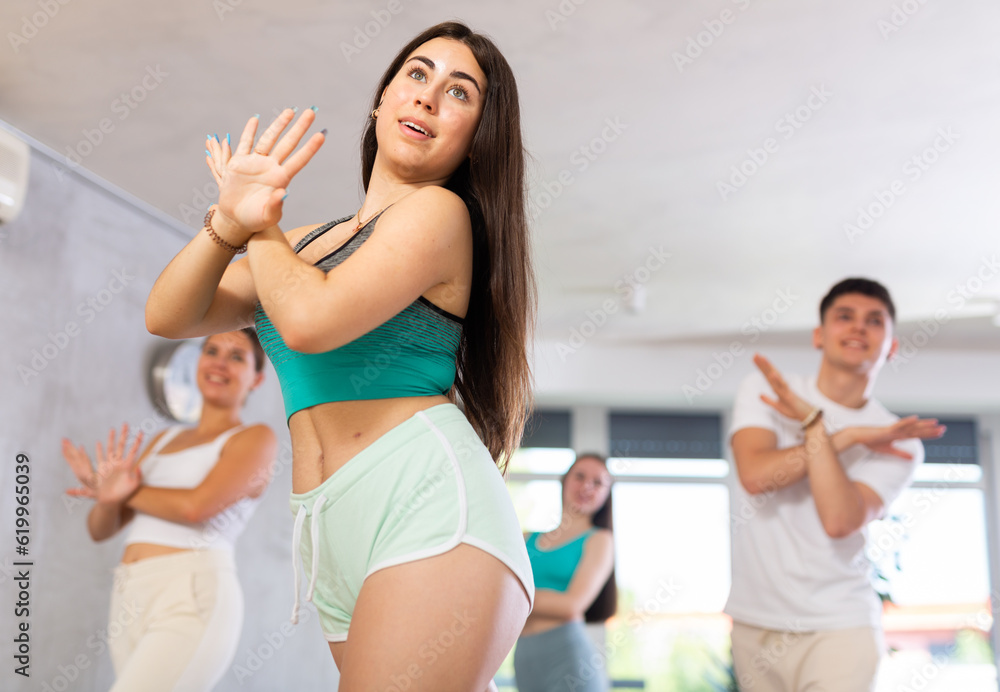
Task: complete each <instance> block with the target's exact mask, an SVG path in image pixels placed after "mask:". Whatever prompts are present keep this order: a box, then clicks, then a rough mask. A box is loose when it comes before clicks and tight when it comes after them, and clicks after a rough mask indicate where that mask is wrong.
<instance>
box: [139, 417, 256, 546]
mask: <svg viewBox="0 0 1000 692" xmlns="http://www.w3.org/2000/svg"><path fill="white" fill-rule="evenodd" d="M245 427H246V426H243V425H238V426H236V427H235V428H232V429H230V430H227V431H226V432H224V433H222V434H221V435H219V436H218V437H216V438H215V439H214V440H212V441H210V442H205V443H204V444H200V445H196V446H194V447H188V448H187V449H183V450H181V451H179V452H171V453H169V454H163V453H161V452H160V450H161V449H163V448H164V447H165V446H166V445H167V444H168V443H169V442H170V441H171V440H172V439H174V438H175V437H176V436H177V434H178V433H180V432H181V431H182V430H184V427H183V426H180V425H177V426H174V427H172V428H169V429H168V430H167V432H165V433H164V434H163V437H161V438H160V440H159V441H158V442H157V443H156V446H155V447H154V448H153V450H152V451H151V452H150V454H149V456H148V457H146V459H145V461H143V462H142V466H141V467H140V468H141V470H142V482H143V484H144V485H149V486H152V487H157V488H195V487H197V486H198V485H200V484H201V482H202V481H203V480H205V476H207V475H208V472H209V471H211V470H212V468H213V467H215V464H216V462H218V461H219V455H220V454H221V453H222V448H223V447H224V446H225V444H226V442H228V441H229V438H230V437H232V436H233V435H235V434H236V433H238V432H239V431H241V430H243V429H244V428H245ZM261 497H263V495H261V496H258V497H257V498H249V497H244V498H242V499H240V500H239V501H237V502H236V503H235V504H233V505H230V506H229V507H227V508H226V509H224V510H223V511H222V512H220V513H219V514H216V515H215V516H214V517H212V518H211V519H208V520H207V521H204V522H201V523H200V524H179V523H177V522H173V521H167V520H166V519H160V518H159V517H154V516H150V515H149V514H145V513H143V512H136V514H135V517H134V518H133V519H132V521H131V523H130V524H129V526H128V531H127V533H126V536H125V545H129V544H130V543H155V544H157V545H166V546H171V547H173V548H187V549H190V550H209V549H213V550H230V551H231V550H232V549H233V546H234V544H235V543H236V539H237V538H239V535H240V534H241V533H243V529H244V528H245V527H246V525H247V522H248V521H249V520H250V517H251V515H253V512H254V510H255V509H257V505H258V504H259V502H260V499H261Z"/></svg>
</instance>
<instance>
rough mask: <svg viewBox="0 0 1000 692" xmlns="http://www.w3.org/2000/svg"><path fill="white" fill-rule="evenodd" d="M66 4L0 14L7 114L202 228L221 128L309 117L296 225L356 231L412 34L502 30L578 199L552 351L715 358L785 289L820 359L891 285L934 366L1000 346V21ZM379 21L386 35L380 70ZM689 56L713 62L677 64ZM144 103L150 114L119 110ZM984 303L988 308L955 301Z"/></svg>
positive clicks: (719, 3) (948, 14)
mask: <svg viewBox="0 0 1000 692" xmlns="http://www.w3.org/2000/svg"><path fill="white" fill-rule="evenodd" d="M65 2H66V4H65V5H62V4H58V3H57V2H55V0H53V2H52V3H51V4H52V5H53V6H57V7H58V11H57V12H55V14H54V15H53V16H51V17H47V16H44V15H43V14H40V13H41V12H42V10H41V9H40V8H41V7H42V4H44V3H40V2H39V0H4V3H3V4H2V5H0V27H3V29H4V31H3V34H4V35H5V36H6V37H7V38H6V40H5V43H6V44H7V45H3V46H0V120H4V121H6V122H8V123H10V124H11V125H12V126H13V127H15V128H17V129H18V130H20V131H22V132H24V133H25V134H27V135H30V136H31V137H33V138H35V139H36V140H38V141H40V142H42V143H43V144H45V145H47V146H49V147H51V148H52V149H54V150H56V151H58V152H60V153H62V154H64V155H65V154H67V153H68V152H69V151H70V150H72V149H75V150H76V151H77V153H79V154H85V155H84V156H83V157H82V165H83V166H84V167H86V168H87V169H89V170H91V171H93V172H94V173H96V174H97V175H98V176H101V177H103V178H105V179H106V180H108V181H110V182H111V183H113V184H114V185H117V186H119V187H121V188H123V189H124V190H126V191H128V192H130V193H132V194H133V195H135V196H137V197H139V198H141V199H142V200H145V201H146V202H148V203H149V204H151V205H153V206H155V207H157V208H159V209H161V210H163V211H164V212H166V213H167V214H169V215H171V216H173V217H176V218H177V219H179V220H181V221H184V222H186V223H187V225H188V226H191V227H192V230H191V233H192V234H193V233H194V229H195V228H196V227H197V226H198V225H199V219H200V214H201V212H202V211H203V209H204V204H205V203H202V202H201V201H200V196H201V193H199V192H198V191H199V190H200V189H202V188H204V186H205V185H206V184H207V183H209V182H210V180H211V178H210V176H209V175H208V172H207V170H205V167H204V161H203V151H202V150H203V139H204V136H205V134H206V133H210V132H218V133H220V134H223V133H225V132H226V131H229V132H233V133H236V132H239V131H240V129H241V127H242V124H243V123H244V122H245V119H246V118H247V117H249V116H250V115H251V114H253V113H256V112H259V113H262V114H264V115H265V116H266V115H268V114H270V113H272V112H274V111H276V110H278V109H280V108H282V107H285V106H289V105H297V106H299V107H300V108H304V107H308V106H310V105H313V104H315V105H317V106H318V107H319V109H320V111H319V120H318V126H319V127H327V128H329V130H330V133H331V136H330V137H329V139H328V142H327V144H326V145H325V146H324V148H323V149H322V150H321V152H320V154H319V155H318V156H317V158H316V159H315V160H314V161H313V162H312V163H310V165H309V166H308V167H307V168H306V169H305V170H304V171H303V173H302V174H300V176H299V178H297V179H296V181H295V182H294V183H293V185H292V187H291V191H290V195H289V200H288V202H286V221H285V222H284V223H283V225H284V226H286V227H293V226H295V225H301V224H305V223H318V222H321V221H324V220H327V219H332V218H334V217H337V216H338V215H344V214H348V213H351V212H353V211H354V210H355V209H356V208H357V206H358V203H359V200H360V184H359V182H358V168H359V164H358V154H357V149H358V141H359V136H360V131H361V126H362V123H363V121H364V119H365V117H367V104H368V102H369V99H370V96H371V92H372V90H373V89H374V86H375V82H376V80H377V78H378V76H379V75H380V74H381V71H382V70H383V69H384V68H385V66H386V64H387V63H388V61H389V60H390V59H391V57H392V55H393V54H394V52H395V51H396V50H398V48H399V47H401V46H402V44H403V43H405V42H406V41H407V40H408V39H409V38H410V37H412V36H413V35H414V34H415V33H417V32H418V31H420V30H421V29H423V28H425V27H426V26H429V25H431V24H433V23H436V22H438V21H441V20H444V19H449V18H460V19H462V20H464V21H466V22H467V23H468V24H470V25H471V26H473V27H474V28H476V29H478V30H482V31H484V32H486V33H488V34H490V35H491V36H493V37H494V39H495V40H496V41H497V43H498V44H499V45H500V47H501V49H502V50H503V51H504V52H505V54H506V56H507V58H508V60H509V61H510V62H511V64H512V66H513V68H514V71H515V73H516V75H517V77H518V83H519V88H520V92H521V107H522V113H523V119H524V120H523V128H524V131H525V135H526V139H527V145H528V148H529V150H530V153H531V154H532V157H533V164H532V171H531V178H532V183H533V188H532V192H531V196H532V198H533V199H535V200H537V201H540V202H542V203H545V202H546V199H545V198H544V196H543V193H544V192H545V190H546V189H549V190H554V189H556V188H555V187H553V186H554V185H555V183H554V182H553V181H557V180H558V179H559V176H560V174H561V173H562V176H563V180H564V181H565V180H567V179H570V178H571V179H572V182H571V184H569V185H568V186H566V187H565V189H563V190H560V191H559V192H558V194H556V195H555V196H554V199H552V200H550V201H549V203H548V204H547V207H546V208H545V209H543V210H541V212H540V213H539V214H538V216H537V218H536V220H535V223H534V234H535V247H536V253H535V262H536V268H537V273H538V278H539V284H540V289H541V292H540V311H539V312H540V315H539V316H540V320H539V335H540V336H542V337H544V338H549V339H554V340H566V339H568V338H569V337H570V335H571V334H572V330H573V329H574V328H576V329H580V328H581V327H583V325H584V324H585V323H586V322H588V321H595V322H596V321H600V318H599V316H598V315H597V313H596V312H595V311H599V310H600V309H601V306H602V304H603V303H604V302H605V301H606V300H607V299H613V300H614V302H613V303H612V304H611V305H614V306H615V308H616V312H615V314H613V315H611V316H610V318H609V319H608V321H607V322H606V323H605V324H603V325H601V326H600V328H599V329H597V330H596V331H597V334H596V336H594V337H592V338H596V339H601V340H608V341H614V340H623V341H627V342H629V343H635V342H645V343H653V344H655V343H668V342H669V343H677V342H684V343H697V342H698V341H701V340H705V339H719V338H723V337H726V336H727V335H732V334H739V333H740V330H741V328H743V327H744V325H746V324H747V323H750V322H751V321H752V320H753V319H754V318H757V319H767V318H770V317H771V316H772V315H770V314H769V313H768V312H767V309H768V308H769V306H772V304H773V303H774V301H775V300H776V299H778V298H779V297H780V296H781V295H782V294H781V293H779V292H784V294H785V295H791V296H793V298H791V299H789V301H788V302H789V303H790V307H789V308H788V310H787V311H785V312H783V313H781V314H777V313H775V315H774V316H776V321H774V322H773V324H771V325H769V326H770V336H771V337H772V338H780V337H779V333H783V332H793V333H794V335H790V336H791V338H794V339H798V338H800V336H801V330H803V329H807V328H809V327H811V326H812V325H813V324H814V323H815V320H816V317H815V311H816V304H817V303H818V300H819V298H820V297H821V296H822V294H823V293H824V291H825V290H826V289H827V288H828V287H829V286H830V285H831V284H832V283H833V282H835V281H836V280H838V279H840V278H842V277H844V276H847V275H868V276H872V277H876V278H879V279H880V280H883V281H884V282H885V283H886V284H887V285H888V286H889V287H890V289H891V290H892V291H893V293H894V296H895V298H896V301H897V304H898V308H899V311H900V317H901V319H902V320H904V321H913V320H916V319H919V318H926V317H928V316H931V315H933V314H934V313H935V311H943V312H941V313H939V314H942V315H944V316H945V318H946V319H947V320H948V324H947V325H945V328H944V329H943V330H942V331H941V333H940V334H939V335H937V336H936V338H935V340H934V342H933V344H932V346H933V347H938V348H956V347H973V348H997V347H998V346H1000V329H997V328H996V327H995V326H994V325H993V322H992V320H991V319H990V318H989V317H988V316H983V315H988V313H990V312H991V311H992V310H995V307H996V305H995V303H993V302H992V301H993V299H996V298H998V297H1000V276H998V277H996V278H992V277H991V278H990V279H988V280H986V281H983V282H981V283H977V280H974V279H972V277H974V276H975V275H976V272H977V271H979V270H980V268H981V267H982V266H983V263H984V261H986V262H987V263H988V262H989V261H990V259H991V258H992V257H993V256H994V255H996V254H1000V248H998V242H997V229H998V224H997V221H998V218H1000V214H998V212H1000V195H998V194H997V193H998V190H1000V170H998V161H1000V126H998V124H1000V41H998V40H997V36H998V29H1000V6H998V5H997V3H995V2H992V1H990V0H949V2H940V1H939V0H930V1H927V0H842V1H841V2H827V3H817V2H801V1H798V2H793V1H792V0H770V1H765V0H715V1H713V2H680V1H678V0H673V1H671V2H654V1H652V0H627V1H621V0H620V1H618V2H614V3H612V2H607V1H601V0H589V1H585V0H561V1H560V0H550V1H548V2H535V1H532V0H515V1H514V2H507V3H478V4H473V3H471V2H464V3H459V2H429V1H422V0H392V2H389V1H388V0H386V1H385V2H382V1H378V0H376V1H375V2H349V1H348V2H338V3H332V2H322V1H319V0H286V1H285V2H283V3H281V4H280V5H279V4H278V3H267V2H263V0H200V1H199V2H174V3H166V2H150V1H148V0H143V1H136V2H129V3H123V2H118V1H115V0H86V1H84V0H79V1H77V2H70V1H69V0H65ZM577 3H579V4H577ZM904 6H905V8H906V9H908V10H911V11H912V15H906V14H905V13H904V12H903V9H902V8H903V7H904ZM390 7H391V8H392V9H395V10H398V12H397V13H396V14H392V13H391V12H390V11H389V9H388V8H390ZM560 8H562V10H560ZM569 9H572V10H573V11H572V12H571V13H570V12H568V11H567V10H569ZM373 12H374V13H375V14H373ZM560 12H563V13H565V14H560ZM724 12H725V13H726V14H724V15H723V13H724ZM894 13H895V15H894ZM377 16H381V17H382V20H383V22H384V21H385V20H386V18H388V22H387V23H386V25H385V26H384V27H382V26H379V25H377V24H375V23H374V22H376V20H377ZM720 17H721V18H722V19H726V20H729V23H728V24H725V23H723V22H722V21H721V20H720V19H719V18H720ZM894 18H895V20H896V22H897V24H898V26H896V25H894V24H892V23H891V22H892V21H893V19H894ZM43 19H44V22H43ZM903 19H905V22H904V21H902V20H903ZM366 27H367V29H368V31H369V33H371V34H373V36H372V37H371V38H370V40H369V42H368V45H365V46H364V47H363V48H361V49H360V50H355V49H354V46H351V43H352V41H354V40H355V37H356V36H359V35H362V34H363V32H364V31H365V29H366ZM376 27H377V31H376V30H375V29H376ZM712 28H714V29H715V30H716V32H717V33H718V36H711V41H709V38H710V35H709V33H707V32H709V31H710V29H712ZM720 29H721V31H720ZM890 29H892V30H890ZM12 32H13V33H14V34H20V35H21V36H22V37H27V40H26V42H22V41H20V40H17V39H12V38H11V36H12ZM699 32H702V33H701V34H700V35H699ZM692 37H693V39H692V40H696V39H698V38H700V39H701V41H702V42H703V43H705V44H708V45H707V47H704V48H703V49H702V52H701V54H700V55H698V56H697V57H696V58H695V59H693V60H692V61H691V62H690V63H689V64H684V65H682V66H681V67H682V68H683V69H679V68H678V64H677V55H675V54H681V53H683V51H684V50H685V48H686V46H687V45H688V40H689V38H692ZM358 43H359V44H360V43H361V41H358ZM345 46H351V49H350V50H349V51H348V52H347V53H346V54H345ZM692 53H694V51H693V50H692ZM348 58H350V59H348ZM154 75H159V76H158V77H155V78H154ZM144 79H145V86H143V80H144ZM157 80H158V81H157ZM150 87H152V88H150ZM133 90H135V92H136V93H137V94H138V95H139V96H142V99H143V100H142V101H141V102H138V103H135V104H134V107H128V106H124V105H123V102H122V101H120V100H117V99H120V96H121V94H122V93H123V92H126V93H127V92H132V91H133ZM817 93H821V94H823V100H820V99H819V98H818V97H816V96H813V98H812V106H813V108H812V109H810V107H809V103H810V101H809V99H810V95H811V94H817ZM796 109H799V111H798V112H799V113H800V114H801V115H802V116H805V115H808V116H809V117H808V121H806V122H804V123H801V127H800V129H791V128H790V126H789V125H788V123H787V121H785V123H784V124H781V123H779V121H780V120H782V119H783V118H784V117H785V116H786V115H787V114H789V113H795V112H796ZM609 119H610V121H612V122H617V123H619V124H620V126H622V127H623V128H624V129H622V130H621V131H620V132H619V133H618V134H617V135H616V136H615V138H614V139H613V140H612V141H607V142H602V141H598V142H597V144H596V147H594V149H595V150H602V151H600V153H599V154H596V155H594V156H593V160H592V161H588V160H587V159H586V158H585V155H584V153H583V151H582V149H581V148H582V147H591V146H592V141H593V140H594V139H595V138H598V139H600V137H601V135H602V131H603V132H604V133H605V134H607V135H611V134H612V130H610V129H606V123H607V122H608V121H609ZM102 121H104V126H105V129H106V130H107V133H106V134H104V135H103V137H102V141H101V142H100V143H99V144H98V145H96V146H94V147H92V150H88V145H87V143H86V142H87V132H90V133H91V137H92V138H96V135H95V134H94V131H95V130H97V129H99V128H100V127H101V123H102ZM942 131H946V132H950V133H952V135H950V136H951V137H952V139H953V141H950V142H946V141H945V140H943V139H938V138H939V137H940V135H939V134H938V133H939V132H942ZM955 136H957V139H954V137H955ZM768 138H772V139H773V143H772V144H771V145H770V148H771V150H772V152H771V153H769V154H768V158H767V161H766V162H765V163H764V164H763V165H762V166H760V167H759V170H757V171H756V172H755V173H754V174H753V175H751V176H750V177H749V178H748V179H747V181H746V182H745V184H743V185H742V186H741V187H739V188H738V189H736V190H735V191H734V192H732V193H731V194H729V195H728V198H727V199H725V200H724V199H723V197H722V195H721V194H720V192H719V190H718V188H717V183H718V182H719V181H723V180H726V179H727V178H728V177H729V176H730V173H731V170H730V169H731V167H732V166H734V165H737V166H738V165H740V164H741V163H742V162H743V161H744V160H745V159H746V158H747V157H748V149H758V148H760V147H763V146H764V145H765V143H766V140H767V139H768ZM936 140H937V143H938V145H939V148H940V149H943V150H944V151H943V152H942V153H940V154H938V155H937V156H935V157H934V158H936V159H937V160H935V161H934V162H932V163H929V164H928V165H927V166H926V168H927V170H926V171H920V176H919V179H917V177H916V173H915V170H916V169H915V168H914V167H913V164H912V163H911V164H909V165H908V164H907V162H908V161H909V160H910V159H911V158H912V157H914V156H920V155H921V153H922V152H924V151H925V150H926V149H927V148H928V147H933V145H934V144H935V141H936ZM602 145H603V146H602ZM931 153H932V154H934V153H935V152H931ZM757 156H758V157H759V156H760V154H759V153H758V154H757ZM585 162H586V164H587V165H586V168H584V163H585ZM747 167H748V168H749V167H750V164H747ZM564 171H565V172H564ZM566 172H568V173H566ZM567 175H568V176H569V178H567ZM893 181H899V182H898V183H897V188H896V189H897V190H902V192H901V194H899V195H897V196H896V197H895V199H894V200H893V203H892V204H891V206H890V207H889V208H888V209H887V210H886V211H885V213H884V214H883V215H882V216H881V218H879V219H877V220H876V221H875V222H874V224H873V225H872V226H871V228H870V229H868V230H867V231H866V232H864V233H862V234H860V235H858V236H857V237H855V238H853V242H852V240H851V239H850V238H849V237H848V234H847V233H846V232H845V224H846V223H848V222H853V221H855V218H856V217H857V214H858V211H857V209H858V207H859V206H861V205H869V204H872V203H875V202H876V197H875V195H876V194H877V193H879V191H882V190H886V189H889V188H890V186H891V185H892V184H893ZM900 185H901V187H900ZM876 211H877V210H876ZM650 248H655V249H657V251H658V252H665V253H669V255H670V256H669V258H668V259H667V260H666V261H665V262H663V264H662V267H661V268H659V269H658V270H656V271H653V272H650V274H649V277H648V281H647V282H646V284H645V288H646V307H645V310H644V311H643V312H641V313H640V314H631V313H629V312H628V311H626V310H625V309H624V307H623V306H622V300H621V299H622V298H624V292H623V289H621V288H619V290H618V291H616V290H615V286H616V284H617V283H618V282H619V281H621V280H623V279H624V278H626V277H627V276H629V275H633V274H634V272H635V271H636V270H637V269H638V268H639V267H641V266H643V264H644V263H645V262H646V261H647V260H649V259H650V258H651V257H653V255H652V254H651V250H650ZM985 275H986V274H985V272H984V274H983V276H985ZM644 276H645V275H644V273H642V272H640V274H639V278H640V279H642V278H644ZM970 280H971V283H969V282H970ZM967 283H969V289H970V291H971V290H972V289H975V291H972V293H974V299H973V300H970V301H968V305H969V306H971V307H973V308H975V310H969V309H963V310H959V309H958V307H957V305H958V303H959V302H960V301H959V300H958V298H957V297H956V296H957V295H958V294H957V293H954V291H955V289H956V286H957V285H965V284H967ZM620 286H621V284H619V287H620ZM972 293H970V295H972ZM963 301H964V299H963ZM780 305H783V303H782V304H780ZM973 315H978V316H979V317H976V318H973V319H964V320H961V321H958V320H957V319H956V318H958V317H962V316H973ZM904 327H905V325H904ZM911 328H912V327H911Z"/></svg>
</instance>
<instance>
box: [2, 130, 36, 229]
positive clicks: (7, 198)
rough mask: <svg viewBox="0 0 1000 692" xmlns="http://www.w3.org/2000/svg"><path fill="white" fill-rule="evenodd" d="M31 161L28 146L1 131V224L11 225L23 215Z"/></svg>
mask: <svg viewBox="0 0 1000 692" xmlns="http://www.w3.org/2000/svg"><path fill="white" fill-rule="evenodd" d="M30 160H31V149H30V148H29V147H28V145H27V144H26V143H25V142H22V141H21V140H20V139H18V138H17V137H15V136H14V135H12V134H10V133H9V132H7V131H6V130H4V129H0V224H4V223H10V222H11V221H13V220H14V219H15V218H17V215H18V214H20V213H21V207H23V206H24V197H25V195H26V194H27V192H28V162H29V161H30Z"/></svg>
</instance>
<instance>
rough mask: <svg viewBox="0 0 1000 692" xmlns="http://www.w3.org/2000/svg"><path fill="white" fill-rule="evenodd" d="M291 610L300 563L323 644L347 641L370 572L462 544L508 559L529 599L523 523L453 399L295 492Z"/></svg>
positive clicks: (531, 588) (531, 594)
mask: <svg viewBox="0 0 1000 692" xmlns="http://www.w3.org/2000/svg"><path fill="white" fill-rule="evenodd" d="M291 507H292V512H293V513H294V514H295V515H296V516H295V529H294V531H293V534H292V550H293V553H292V561H293V566H294V568H295V592H296V593H295V608H294V610H293V613H292V622H296V621H297V619H298V608H299V590H300V580H299V571H298V570H299V565H298V559H297V557H296V553H297V552H301V554H302V558H303V564H304V566H305V567H306V569H307V570H308V571H309V573H310V580H309V590H308V593H307V596H306V600H312V601H313V603H314V604H315V605H316V609H317V610H318V611H319V618H320V624H321V626H322V629H323V634H324V635H325V636H326V638H327V640H328V641H331V642H342V641H345V640H346V639H347V631H348V629H349V628H350V624H351V616H352V614H353V612H354V604H355V603H356V602H357V600H358V594H359V593H360V591H361V585H362V584H363V583H364V581H365V579H366V578H367V577H368V575H370V574H372V573H374V572H377V571H378V570H380V569H383V568H385V567H391V566H393V565H399V564H403V563H405V562H412V561H414V560H421V559H423V558H427V557H432V556H434V555H440V554H442V553H445V552H447V551H449V550H451V549H452V548H454V547H456V546H457V545H459V544H460V543H467V544H468V545H472V546H475V547H477V548H480V549H481V550H485V551H486V552H487V553H489V554H490V555H493V556H494V557H496V558H497V559H498V560H500V561H501V562H502V563H504V564H505V565H506V566H507V567H509V568H510V570H511V571H512V572H513V573H514V574H515V575H516V576H517V578H518V579H519V580H520V582H521V585H522V586H523V587H524V590H525V592H526V593H527V594H528V599H529V601H531V602H533V601H534V580H533V579H532V575H531V564H530V563H529V561H528V553H527V550H526V549H525V545H524V538H523V535H522V533H521V528H520V526H519V524H518V521H517V515H516V514H515V513H514V506H513V504H512V503H511V500H510V495H509V494H508V493H507V487H506V485H505V484H504V481H503V477H502V476H501V475H500V471H499V470H498V469H497V467H496V464H495V463H494V462H493V459H492V458H491V457H490V453H489V451H488V450H487V449H486V447H485V446H484V445H483V443H482V441H480V439H479V436H478V435H476V432H475V430H473V429H472V426H471V425H470V424H469V421H468V420H466V418H465V415H464V414H463V413H462V412H461V411H460V410H459V409H458V408H457V407H456V406H454V405H452V404H441V405H439V406H434V407H432V408H429V409H427V410H425V411H420V412H419V413H417V414H416V415H414V416H413V417H412V418H409V419H408V420H406V421H404V422H402V423H400V424H399V425H397V426H396V427H395V428H393V429H392V430H390V431H389V432H387V433H386V434H385V435H383V436H382V437H380V438H379V439H377V440H376V441H375V442H373V443H372V444H371V445H369V446H368V447H367V448H366V449H364V450H363V451H362V452H361V453H360V454H358V455H357V456H355V457H353V458H352V459H351V460H350V461H348V462H347V463H346V464H344V466H342V467H341V468H340V469H338V470H337V472H336V473H334V474H333V475H332V476H331V477H330V478H328V479H327V480H326V481H325V482H324V483H323V484H322V485H320V486H318V487H316V488H314V489H313V490H310V491H309V492H307V493H301V494H295V493H293V494H292V496H291Z"/></svg>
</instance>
